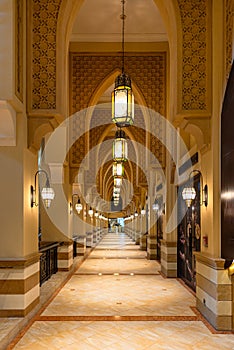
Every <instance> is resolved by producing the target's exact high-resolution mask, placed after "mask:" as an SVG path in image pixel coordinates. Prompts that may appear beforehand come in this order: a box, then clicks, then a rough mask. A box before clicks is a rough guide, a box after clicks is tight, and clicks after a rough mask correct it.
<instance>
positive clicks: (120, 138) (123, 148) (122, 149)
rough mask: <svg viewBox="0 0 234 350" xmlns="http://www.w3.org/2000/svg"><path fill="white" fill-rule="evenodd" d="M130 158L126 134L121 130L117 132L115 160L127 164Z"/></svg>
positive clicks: (114, 147) (114, 143) (114, 144)
mask: <svg viewBox="0 0 234 350" xmlns="http://www.w3.org/2000/svg"><path fill="white" fill-rule="evenodd" d="M127 157H128V144H127V141H126V139H125V132H124V131H123V130H121V129H119V130H117V131H116V134H115V140H114V142H113V158H114V160H115V161H116V162H126V161H127Z"/></svg>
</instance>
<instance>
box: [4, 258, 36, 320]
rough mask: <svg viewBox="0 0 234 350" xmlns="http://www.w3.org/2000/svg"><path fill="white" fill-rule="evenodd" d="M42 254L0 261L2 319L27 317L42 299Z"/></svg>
mask: <svg viewBox="0 0 234 350" xmlns="http://www.w3.org/2000/svg"><path fill="white" fill-rule="evenodd" d="M39 284H40V254H38V253H35V254H32V255H31V256H28V257H24V258H15V259H7V258H5V259H0V317H21V316H25V315H27V314H28V313H29V312H30V311H31V310H32V309H33V308H34V307H35V306H36V305H37V304H38V302H39V299H40V286H39Z"/></svg>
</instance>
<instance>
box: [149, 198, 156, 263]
mask: <svg viewBox="0 0 234 350" xmlns="http://www.w3.org/2000/svg"><path fill="white" fill-rule="evenodd" d="M152 204H153V201H152V198H149V209H148V215H149V216H148V222H149V225H148V237H147V259H149V260H156V259H157V237H156V226H155V223H156V221H155V216H154V213H153V211H152Z"/></svg>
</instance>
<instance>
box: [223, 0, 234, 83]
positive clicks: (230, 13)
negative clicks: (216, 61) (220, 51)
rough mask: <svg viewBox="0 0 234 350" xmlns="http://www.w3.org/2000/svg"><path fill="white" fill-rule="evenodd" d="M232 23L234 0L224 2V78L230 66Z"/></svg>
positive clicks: (233, 19) (227, 74) (233, 18)
mask: <svg viewBox="0 0 234 350" xmlns="http://www.w3.org/2000/svg"><path fill="white" fill-rule="evenodd" d="M233 21H234V0H226V20H225V23H226V76H227V78H228V77H229V73H230V70H231V66H232V57H233V55H232V51H233Z"/></svg>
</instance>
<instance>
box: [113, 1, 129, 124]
mask: <svg viewBox="0 0 234 350" xmlns="http://www.w3.org/2000/svg"><path fill="white" fill-rule="evenodd" d="M121 2H122V14H121V16H120V18H121V20H122V73H121V74H120V75H118V76H117V78H116V80H115V88H114V91H113V92H112V121H113V122H114V123H115V124H116V125H117V126H119V127H123V126H129V125H132V124H133V121H134V95H133V92H132V86H131V85H132V84H131V79H130V77H129V76H128V75H127V74H126V73H125V72H124V28H125V27H124V21H125V18H126V16H125V13H124V4H125V0H121Z"/></svg>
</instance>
